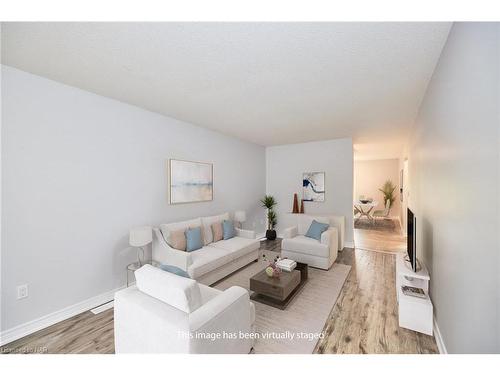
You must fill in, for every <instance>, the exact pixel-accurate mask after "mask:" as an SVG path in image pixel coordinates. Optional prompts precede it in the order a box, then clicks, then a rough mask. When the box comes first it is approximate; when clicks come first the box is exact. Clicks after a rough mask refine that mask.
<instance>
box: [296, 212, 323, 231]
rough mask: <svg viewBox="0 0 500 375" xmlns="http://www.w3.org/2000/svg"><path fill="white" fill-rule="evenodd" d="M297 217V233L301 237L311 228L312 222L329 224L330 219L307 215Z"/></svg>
mask: <svg viewBox="0 0 500 375" xmlns="http://www.w3.org/2000/svg"><path fill="white" fill-rule="evenodd" d="M297 216H298V232H299V234H301V235H303V236H304V235H305V234H306V233H307V231H308V230H309V227H310V226H311V223H312V222H313V220H316V221H317V222H318V223H323V224H330V219H329V218H328V217H321V216H309V215H297Z"/></svg>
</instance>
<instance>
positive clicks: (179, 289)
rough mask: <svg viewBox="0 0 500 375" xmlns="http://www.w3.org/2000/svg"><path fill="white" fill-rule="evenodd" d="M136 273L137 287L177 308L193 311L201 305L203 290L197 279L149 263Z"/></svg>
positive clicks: (187, 311) (188, 311)
mask: <svg viewBox="0 0 500 375" xmlns="http://www.w3.org/2000/svg"><path fill="white" fill-rule="evenodd" d="M134 274H135V279H136V286H137V289H139V290H140V291H141V292H143V293H145V294H148V295H150V296H151V297H154V298H156V299H159V300H160V301H162V302H165V303H166V304H168V305H170V306H172V307H175V308H176V309H179V310H181V311H184V312H186V313H191V312H193V311H195V310H196V309H197V308H199V307H200V306H201V303H202V298H201V292H200V288H199V286H198V283H197V282H196V281H195V280H191V279H188V278H185V277H181V276H177V275H174V274H172V273H170V272H165V271H162V270H161V269H159V268H156V267H153V266H151V265H149V264H146V265H144V266H142V267H141V268H139V269H138V270H137V271H135V273H134Z"/></svg>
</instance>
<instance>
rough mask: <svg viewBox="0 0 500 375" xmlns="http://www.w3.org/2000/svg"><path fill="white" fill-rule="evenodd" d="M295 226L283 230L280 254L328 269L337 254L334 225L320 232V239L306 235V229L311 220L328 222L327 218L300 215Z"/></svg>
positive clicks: (336, 235) (336, 232)
mask: <svg viewBox="0 0 500 375" xmlns="http://www.w3.org/2000/svg"><path fill="white" fill-rule="evenodd" d="M300 216H301V217H300V218H299V223H298V225H296V226H293V227H290V228H287V229H285V230H284V231H283V241H282V242H281V256H282V257H287V258H290V259H293V260H295V261H297V262H302V263H307V264H308V265H309V266H311V267H316V268H321V269H325V270H328V269H329V268H330V267H331V266H332V264H333V262H335V259H337V254H338V250H339V248H338V244H339V233H338V229H337V228H336V227H330V228H328V230H326V231H325V232H323V233H322V234H321V240H320V241H318V240H316V239H314V238H309V237H306V236H305V234H306V233H307V229H309V225H310V224H311V222H312V221H313V220H316V221H319V222H326V223H328V220H329V219H328V218H319V217H311V216H308V215H300Z"/></svg>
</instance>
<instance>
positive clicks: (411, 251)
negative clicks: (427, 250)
mask: <svg viewBox="0 0 500 375" xmlns="http://www.w3.org/2000/svg"><path fill="white" fill-rule="evenodd" d="M416 226H417V219H416V217H415V215H414V214H413V212H412V210H410V209H409V208H408V213H407V216H406V233H407V235H408V237H407V240H406V241H407V244H406V249H407V251H408V258H407V259H406V260H407V261H408V263H409V265H410V268H411V269H412V270H413V272H417V232H416Z"/></svg>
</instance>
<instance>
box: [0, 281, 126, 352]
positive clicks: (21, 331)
mask: <svg viewBox="0 0 500 375" xmlns="http://www.w3.org/2000/svg"><path fill="white" fill-rule="evenodd" d="M123 288H124V287H121V288H116V289H114V290H110V291H109V292H106V293H103V294H100V295H98V296H95V297H92V298H89V299H87V300H85V301H82V302H79V303H76V304H74V305H71V306H68V307H65V308H64V309H61V310H59V311H55V312H53V313H50V314H47V315H45V316H42V317H40V318H37V319H34V320H32V321H30V322H27V323H23V324H20V325H18V326H16V327H13V328H10V329H7V330H5V331H3V332H0V346H2V345H5V344H8V343H10V342H12V341H15V340H18V339H20V338H23V337H25V336H28V335H30V334H32V333H34V332H37V331H40V330H41V329H44V328H47V327H50V326H51V325H54V324H56V323H59V322H62V321H63V320H66V319H69V318H71V317H73V316H75V315H78V314H81V313H82V312H85V311H88V310H91V309H93V308H95V307H96V306H100V305H102V304H105V303H107V302H110V301H112V300H113V299H114V296H115V293H116V292H117V291H119V290H121V289H123Z"/></svg>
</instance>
